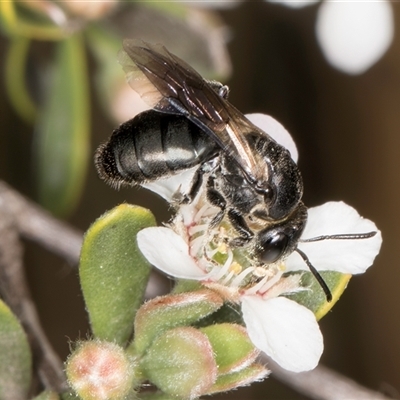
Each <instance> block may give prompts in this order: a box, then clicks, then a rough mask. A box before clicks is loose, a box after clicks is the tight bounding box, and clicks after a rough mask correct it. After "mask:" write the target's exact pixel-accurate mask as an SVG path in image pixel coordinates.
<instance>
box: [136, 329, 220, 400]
mask: <svg viewBox="0 0 400 400" xmlns="http://www.w3.org/2000/svg"><path fill="white" fill-rule="evenodd" d="M140 367H141V370H142V373H143V375H144V376H145V377H146V378H147V379H149V380H150V381H151V382H152V383H153V384H155V385H156V386H157V387H158V388H159V389H160V390H161V391H163V392H164V393H165V394H168V395H171V396H177V397H181V398H184V399H195V398H197V397H199V396H201V395H202V394H205V393H207V392H208V391H209V390H210V389H211V387H212V385H213V384H214V383H215V381H216V379H217V364H216V362H215V360H214V354H213V349H212V347H211V344H210V342H209V340H208V339H207V336H206V335H205V334H203V333H202V332H200V331H199V330H197V329H195V328H192V327H184V328H175V329H171V330H169V331H167V332H165V333H163V334H162V335H160V336H158V337H157V339H155V341H154V342H153V343H152V345H151V346H150V348H149V349H148V350H147V352H146V354H145V355H144V357H143V359H142V360H141V362H140Z"/></svg>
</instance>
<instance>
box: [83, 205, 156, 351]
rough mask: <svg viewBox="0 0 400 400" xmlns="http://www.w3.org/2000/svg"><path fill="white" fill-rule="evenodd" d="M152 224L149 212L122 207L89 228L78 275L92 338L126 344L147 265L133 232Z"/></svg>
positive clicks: (148, 272)
mask: <svg viewBox="0 0 400 400" xmlns="http://www.w3.org/2000/svg"><path fill="white" fill-rule="evenodd" d="M153 225H155V219H154V216H153V214H151V212H150V211H148V210H146V209H144V208H141V207H137V206H132V205H129V204H121V205H119V206H118V207H115V208H114V209H112V210H111V211H109V212H107V213H106V214H104V215H103V216H101V217H100V218H99V219H98V220H96V221H95V222H94V224H93V225H92V226H91V227H90V229H89V230H88V231H87V233H86V235H85V239H84V242H83V247H82V252H81V260H80V268H79V274H80V279H81V286H82V291H83V296H84V298H85V302H86V307H87V310H88V312H89V317H90V322H91V325H92V330H93V333H94V335H95V337H97V338H99V339H103V340H108V341H111V342H112V341H114V342H115V343H118V344H120V345H125V344H126V343H127V341H128V339H129V337H130V336H131V334H132V330H133V320H134V317H135V314H136V311H137V309H138V308H139V306H140V303H141V301H142V299H143V295H144V291H145V289H146V285H147V281H148V278H149V274H150V270H151V268H150V264H149V263H148V262H147V261H146V259H145V258H144V257H143V256H142V254H141V252H140V250H139V249H138V246H137V243H136V235H137V233H138V232H139V231H140V230H141V229H143V228H146V227H149V226H153Z"/></svg>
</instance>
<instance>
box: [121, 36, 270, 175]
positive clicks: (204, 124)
mask: <svg viewBox="0 0 400 400" xmlns="http://www.w3.org/2000/svg"><path fill="white" fill-rule="evenodd" d="M123 47H124V51H122V52H121V54H120V56H119V61H120V63H121V64H122V66H123V68H124V71H125V72H126V75H127V81H128V83H129V85H130V86H131V87H132V89H134V90H135V91H136V92H137V93H139V95H140V96H141V97H142V98H143V100H144V101H145V102H146V103H147V104H148V105H149V106H150V107H152V108H154V109H156V110H158V111H161V112H167V113H172V114H181V115H184V116H185V117H187V118H188V119H189V120H191V121H192V122H194V123H195V124H196V125H197V126H199V127H200V128H201V129H202V130H204V132H206V133H207V134H209V135H210V136H211V137H212V138H213V139H214V140H215V141H216V142H217V143H218V144H219V146H220V147H221V148H222V150H223V151H224V152H226V153H227V154H229V155H230V156H231V157H233V158H234V159H235V160H236V161H237V163H238V164H239V165H240V166H241V168H242V169H243V171H244V172H245V173H246V174H247V175H248V176H249V177H250V178H251V179H254V180H256V179H257V177H258V176H259V174H260V171H259V169H260V161H261V160H259V159H256V158H257V155H256V154H254V151H252V149H251V148H250V145H249V143H248V141H247V140H246V134H250V133H253V134H254V133H256V132H257V133H258V134H260V132H261V131H260V130H259V129H258V128H257V127H256V126H254V125H253V124H252V123H251V122H250V121H249V120H247V118H246V117H245V116H244V115H243V114H242V113H241V112H240V111H238V110H237V109H236V108H235V107H234V106H233V105H231V104H230V103H229V102H228V101H226V100H225V99H223V98H222V97H220V96H219V95H218V94H217V93H216V92H215V91H214V90H213V88H212V87H211V86H210V85H209V84H208V83H207V82H206V81H205V80H204V79H203V78H202V77H201V75H199V74H198V73H197V72H196V71H195V70H194V69H193V68H192V67H190V66H189V65H188V64H187V63H185V62H184V61H183V60H181V59H180V58H178V57H177V56H175V55H173V54H171V53H170V52H169V51H168V50H167V49H166V48H165V47H163V46H160V45H150V44H148V43H145V42H142V41H137V40H124V43H123ZM261 134H263V135H266V134H265V133H264V132H261ZM264 174H265V171H264Z"/></svg>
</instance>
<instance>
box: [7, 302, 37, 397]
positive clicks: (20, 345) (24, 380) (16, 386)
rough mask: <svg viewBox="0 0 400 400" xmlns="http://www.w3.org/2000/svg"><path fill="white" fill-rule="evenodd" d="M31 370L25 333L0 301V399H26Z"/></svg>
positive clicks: (29, 353)
mask: <svg viewBox="0 0 400 400" xmlns="http://www.w3.org/2000/svg"><path fill="white" fill-rule="evenodd" d="M31 368H32V359H31V352H30V347H29V344H28V341H27V338H26V335H25V332H24V330H23V329H22V327H21V325H20V323H19V321H18V320H17V318H16V317H15V316H14V315H13V314H12V312H11V311H10V309H9V308H8V307H7V306H6V305H5V304H4V303H3V302H2V301H1V300H0V399H2V400H15V399H24V398H26V397H27V395H28V390H29V387H30V383H31Z"/></svg>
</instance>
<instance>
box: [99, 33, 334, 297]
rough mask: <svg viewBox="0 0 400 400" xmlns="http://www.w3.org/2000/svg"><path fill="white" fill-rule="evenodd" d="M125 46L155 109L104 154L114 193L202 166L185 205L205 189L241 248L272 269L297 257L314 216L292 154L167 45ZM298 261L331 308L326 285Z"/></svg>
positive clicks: (103, 168) (135, 77)
mask: <svg viewBox="0 0 400 400" xmlns="http://www.w3.org/2000/svg"><path fill="white" fill-rule="evenodd" d="M123 47H124V52H123V53H122V56H121V64H122V65H123V68H124V70H125V72H126V74H127V80H128V82H129V84H130V86H131V87H132V88H133V89H134V90H135V91H136V92H138V93H139V94H140V95H141V96H142V98H143V99H144V100H145V101H146V103H147V104H148V105H149V106H150V107H152V109H151V110H148V111H145V112H143V113H141V114H139V115H137V116H136V117H134V118H133V119H131V120H129V121H127V122H125V123H123V124H122V125H121V126H120V127H119V128H117V129H115V130H114V132H113V134H112V136H111V138H110V140H109V141H108V142H107V143H106V144H104V145H102V146H100V148H99V149H98V151H97V153H96V157H95V163H96V167H97V170H98V172H99V175H100V177H101V178H102V179H104V180H105V181H107V182H109V183H111V184H112V185H114V186H119V185H121V184H127V185H144V184H146V183H147V182H151V181H157V180H159V179H161V178H165V177H168V176H170V175H173V174H178V173H181V172H182V171H185V170H188V169H190V168H195V173H194V176H193V179H192V183H191V186H190V188H189V190H188V192H187V193H184V194H183V195H182V196H181V198H180V200H179V201H180V202H191V201H192V200H193V199H194V198H195V196H196V195H197V193H198V192H199V190H200V188H201V187H203V185H206V191H207V200H208V201H209V202H210V204H212V205H215V206H217V207H218V208H219V209H220V211H219V212H218V214H217V215H216V216H215V217H214V219H213V222H212V224H218V223H219V222H220V221H221V220H222V219H223V217H224V216H226V217H227V218H228V219H229V221H230V222H231V224H232V226H233V227H234V228H235V230H236V231H237V232H238V237H237V238H235V239H233V241H232V245H233V246H244V245H252V246H253V251H254V254H255V257H256V258H257V259H258V260H259V262H260V263H265V264H269V263H274V262H277V261H279V260H283V259H284V258H285V257H286V256H287V255H289V254H291V253H292V252H293V251H297V243H298V241H299V239H300V236H301V234H302V232H303V230H304V227H305V224H306V222H307V208H306V207H305V205H304V204H303V203H302V201H301V198H302V194H303V182H302V177H301V174H300V171H299V169H298V167H297V165H296V163H295V162H294V161H293V159H292V157H291V155H290V153H289V151H288V150H287V149H286V148H284V147H283V146H281V145H280V144H278V143H277V142H276V141H275V140H273V139H272V138H271V137H270V136H269V135H268V134H267V133H266V132H264V131H262V130H261V129H260V128H258V127H257V126H255V125H254V124H252V123H251V122H250V121H249V120H248V119H247V118H246V117H245V116H244V115H243V114H242V113H241V112H240V111H238V110H237V109H236V108H235V107H234V106H233V105H232V104H231V103H230V102H229V101H228V100H227V97H228V89H227V87H226V86H223V85H222V84H220V83H218V82H214V81H211V82H210V81H207V80H205V79H203V78H202V77H201V76H200V75H199V74H198V73H197V72H196V71H195V70H194V69H193V68H192V67H190V66H189V65H188V64H187V63H185V62H184V61H183V60H181V59H180V58H178V57H177V56H175V55H173V54H171V53H170V52H169V51H168V50H167V49H166V48H165V47H162V46H155V45H150V44H148V43H144V42H139V41H135V40H125V41H124V43H123ZM250 225H251V226H261V228H260V229H257V231H253V230H252V229H251V228H250V227H249V226H250ZM299 254H300V255H301V256H302V257H303V258H304V260H305V261H306V263H307V265H308V266H309V267H310V269H311V272H312V273H313V274H314V275H315V276H316V278H317V279H318V281H319V283H320V284H321V286H322V288H323V290H324V291H325V293H326V295H327V298H328V300H329V299H330V298H331V294H330V291H329V288H328V287H327V285H326V284H325V282H324V281H323V279H322V277H321V276H320V275H319V274H318V272H317V271H316V270H315V268H313V266H312V265H311V263H310V262H309V261H308V259H307V257H306V255H305V254H304V253H302V252H300V251H299Z"/></svg>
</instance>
